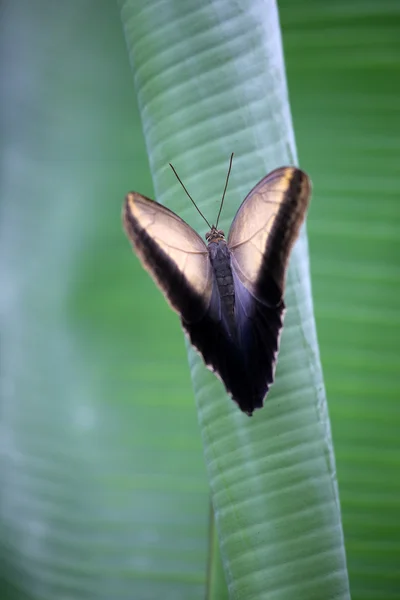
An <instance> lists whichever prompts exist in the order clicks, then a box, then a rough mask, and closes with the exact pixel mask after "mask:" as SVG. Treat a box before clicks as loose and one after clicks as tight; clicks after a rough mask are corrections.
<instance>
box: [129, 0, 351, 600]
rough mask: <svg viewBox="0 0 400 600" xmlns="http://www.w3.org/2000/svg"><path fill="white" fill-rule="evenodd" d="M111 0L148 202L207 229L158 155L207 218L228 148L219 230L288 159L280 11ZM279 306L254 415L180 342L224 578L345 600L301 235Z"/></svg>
mask: <svg viewBox="0 0 400 600" xmlns="http://www.w3.org/2000/svg"><path fill="white" fill-rule="evenodd" d="M120 5H121V14H122V21H123V24H124V27H125V35H126V39H127V43H128V48H129V52H130V58H131V63H132V65H133V71H134V78H135V85H136V90H137V96H138V100H139V106H140V110H141V117H142V123H143V130H144V133H145V138H146V144H147V149H148V153H149V160H150V166H151V170H152V174H153V182H154V187H155V191H156V196H157V199H158V200H159V201H161V202H163V203H166V204H167V205H168V206H169V207H171V208H173V209H174V210H176V211H177V212H179V214H180V215H181V216H183V218H185V219H187V220H189V222H191V223H192V224H195V225H198V229H200V231H202V230H204V224H202V223H199V218H198V217H197V216H196V215H193V210H192V207H191V206H190V205H188V203H187V199H186V197H185V196H184V194H183V193H182V192H181V191H180V190H179V187H178V184H177V183H176V182H174V181H173V177H172V174H171V173H170V172H169V171H168V168H167V165H168V162H173V164H174V166H175V167H176V168H177V169H178V171H179V173H180V176H181V177H182V179H183V180H184V181H185V184H186V185H187V187H188V189H189V190H190V191H191V193H192V195H194V196H195V198H196V199H197V200H198V202H199V205H200V207H201V210H202V211H203V212H204V213H205V214H206V215H210V214H211V215H212V214H213V212H214V213H215V212H216V204H215V201H216V200H217V199H218V198H219V197H220V190H221V189H222V187H223V182H224V175H225V172H226V168H227V159H228V157H229V154H230V152H231V151H235V153H236V159H235V163H234V168H233V172H232V177H231V182H230V187H229V200H228V202H227V208H226V210H225V212H224V215H223V221H224V222H223V223H222V222H221V225H222V226H223V227H224V226H225V228H227V225H228V224H229V222H230V221H231V219H232V217H233V215H234V213H235V211H236V209H237V207H238V205H239V202H240V200H241V199H242V198H243V197H244V195H245V193H246V192H247V191H248V190H249V189H251V187H252V185H254V183H255V182H256V181H257V180H259V179H260V178H261V177H262V176H263V175H265V173H266V172H268V171H269V170H271V169H272V168H274V167H276V166H280V165H282V164H287V163H293V162H294V161H295V160H296V152H295V147H294V141H293V140H294V138H293V132H292V128H291V120H290V114H289V107H288V101H287V91H286V83H285V72H284V65H283V57H282V51H281V44H280V30H279V23H278V16H277V11H276V6H275V4H274V3H269V4H268V5H263V10H262V12H261V11H260V10H259V8H260V7H258V5H257V4H254V3H251V2H243V3H241V5H240V7H239V5H237V4H232V3H225V2H218V1H216V2H210V3H202V4H199V3H197V2H185V3H182V2H179V1H173V0H171V1H168V2H164V3H162V4H159V3H148V2H138V1H137V0H135V1H130V0H126V1H122V2H121V3H120ZM196 187H197V188H198V189H199V190H200V192H201V196H200V197H199V194H200V192H199V193H197V194H196V191H195V190H196ZM185 205H186V206H185ZM209 218H212V217H209ZM196 219H197V221H196ZM286 301H287V305H288V312H287V316H286V326H285V329H284V334H283V338H282V347H281V352H280V358H279V365H278V373H277V381H276V384H275V386H274V389H273V391H272V392H271V395H270V397H269V399H268V402H267V404H266V407H265V408H264V409H263V410H262V411H259V412H258V413H257V414H256V415H255V416H254V417H253V418H252V419H248V418H247V417H246V416H244V415H243V414H241V413H240V412H239V411H238V410H237V407H236V406H234V405H233V403H232V402H231V401H230V400H228V399H227V397H226V395H225V393H224V392H223V390H222V386H221V385H220V383H219V382H218V381H217V380H216V379H215V377H214V376H213V375H212V374H210V373H208V371H206V369H205V367H204V365H203V364H202V362H201V360H200V359H199V358H198V356H197V355H196V354H195V352H194V351H193V350H192V349H189V356H190V365H191V371H192V378H193V383H194V388H195V393H196V401H197V407H198V414H199V421H200V426H201V432H202V437H203V444H204V452H205V458H206V465H207V471H208V477H209V481H210V485H211V490H212V500H213V506H214V510H215V516H216V523H217V528H218V532H219V539H220V546H221V551H222V558H223V563H224V569H225V575H226V578H227V582H228V588H229V592H230V596H231V597H232V598H249V597H254V598H261V597H265V598H280V599H284V598H292V597H293V596H296V598H307V599H310V598H325V597H335V598H339V597H340V598H348V597H349V592H348V582H347V571H346V564H345V554H344V546H343V536H342V528H341V520H340V509H339V500H338V492H337V486H336V478H335V467H334V458H333V449H332V442H331V436H330V425H329V420H328V417H327V407H326V400H325V394H324V389H323V382H322V375H321V368H320V364H319V358H318V347H317V342H316V335H315V327H314V319H313V312H312V301H311V292H310V282H309V270H308V255H307V242H306V238H305V233H304V232H303V235H302V238H301V240H300V241H299V243H298V245H297V247H296V249H295V252H294V256H293V260H292V262H291V268H290V276H289V282H288V290H287V294H286Z"/></svg>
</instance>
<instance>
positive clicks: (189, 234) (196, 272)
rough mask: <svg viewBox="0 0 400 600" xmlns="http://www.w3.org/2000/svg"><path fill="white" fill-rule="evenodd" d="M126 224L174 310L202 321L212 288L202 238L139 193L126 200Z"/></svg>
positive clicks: (206, 254) (173, 215)
mask: <svg viewBox="0 0 400 600" xmlns="http://www.w3.org/2000/svg"><path fill="white" fill-rule="evenodd" d="M123 222H124V228H125V231H126V233H127V235H128V237H129V239H130V240H131V242H132V244H133V246H134V248H135V250H136V252H137V254H138V255H139V258H140V259H141V261H142V263H143V265H144V267H145V268H146V269H147V271H148V272H149V273H150V275H151V276H152V278H153V279H154V281H155V282H156V284H157V285H158V286H159V287H160V288H161V290H162V291H163V292H164V294H165V295H166V297H167V298H168V300H169V302H170V304H171V306H172V308H173V309H174V310H176V311H177V312H178V313H179V314H180V315H182V316H183V317H184V318H185V319H187V320H193V319H198V318H200V317H201V316H202V313H204V312H205V310H206V308H207V307H208V305H209V303H210V299H211V292H212V285H213V274H212V269H211V265H210V261H209V258H208V250H207V246H206V245H205V243H204V242H203V240H202V239H201V237H200V236H199V235H198V234H197V233H196V232H195V231H194V230H193V229H192V228H191V227H190V226H189V225H188V224H187V223H185V221H183V219H181V218H180V217H178V216H177V215H176V214H175V213H173V212H172V211H170V210H169V209H168V208H166V207H165V206H162V205H161V204H158V203H157V202H154V201H153V200H150V199H149V198H146V197H145V196H142V195H140V194H137V193H136V192H132V193H130V194H128V195H127V197H126V201H125V206H124V214H123Z"/></svg>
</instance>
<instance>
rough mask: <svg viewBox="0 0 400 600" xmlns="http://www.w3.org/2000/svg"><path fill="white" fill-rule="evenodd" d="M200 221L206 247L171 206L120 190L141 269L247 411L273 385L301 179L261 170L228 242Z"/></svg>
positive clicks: (305, 198)
mask: <svg viewBox="0 0 400 600" xmlns="http://www.w3.org/2000/svg"><path fill="white" fill-rule="evenodd" d="M232 158H233V154H232V155H231V158H230V163H229V170H228V175H227V178H226V183H225V189H224V193H223V196H222V201H221V205H220V210H219V213H218V218H217V221H216V225H210V223H209V222H208V221H207V219H205V217H204V215H203V214H202V213H201V211H200V210H199V208H198V207H197V206H196V204H195V202H194V200H193V199H192V197H191V196H190V194H189V192H188V191H187V189H186V188H185V186H184V185H183V183H182V181H181V180H180V178H179V176H178V174H177V173H176V171H175V169H174V167H172V165H170V166H171V167H172V169H173V171H174V173H175V175H176V176H177V178H178V180H179V182H180V183H181V185H182V186H183V188H184V190H185V192H186V193H187V194H188V196H189V198H190V199H191V201H192V202H193V204H194V205H195V206H196V209H197V210H198V211H199V213H200V214H201V216H202V217H203V218H204V219H205V221H206V222H207V224H208V226H209V228H210V230H209V231H208V232H207V233H206V236H205V237H206V241H207V245H206V244H205V243H204V241H203V240H202V238H201V237H200V236H199V235H198V233H196V231H194V229H192V228H191V227H190V226H189V225H188V224H187V223H186V222H185V221H183V219H181V218H180V217H179V216H178V215H176V214H175V213H174V212H172V211H171V210H169V209H168V208H166V207H165V206H162V205H161V204H158V203H157V202H155V201H153V200H150V198H146V197H145V196H142V195H141V194H138V193H137V192H130V193H128V194H127V196H126V199H125V204H124V209H123V224H124V228H125V231H126V233H127V235H128V238H129V239H130V241H131V242H132V245H133V249H134V251H135V252H136V254H137V256H138V257H139V259H140V260H141V262H142V264H143V266H144V268H145V269H147V271H148V272H149V274H150V275H151V277H152V278H153V279H154V281H155V283H156V284H157V285H158V287H159V288H160V289H161V291H162V292H163V294H164V296H165V297H166V299H167V301H168V302H169V304H170V306H171V307H172V308H173V309H174V310H175V311H176V312H177V313H178V315H179V316H180V319H181V323H182V327H183V329H184V331H185V333H186V334H187V336H188V338H189V340H190V342H191V343H192V345H193V346H194V347H195V348H196V349H197V351H198V352H199V353H200V355H201V356H202V358H203V360H204V362H205V364H206V365H207V367H209V368H210V369H211V370H212V371H213V372H214V373H215V374H216V375H217V376H218V377H219V378H220V379H221V380H222V382H223V383H224V385H225V388H226V390H227V392H228V393H229V394H230V396H231V397H232V399H233V400H234V401H235V402H236V403H237V404H238V406H239V408H240V409H241V410H242V411H243V412H244V413H246V414H247V415H249V416H251V415H252V413H253V411H254V410H255V409H257V408H261V407H262V406H263V403H264V399H265V397H266V395H267V392H268V390H269V388H270V386H271V384H272V383H273V380H274V373H275V365H276V360H277V354H278V349H279V339H280V334H281V330H282V326H283V317H284V313H285V304H284V299H283V295H284V289H285V279H286V271H287V265H288V259H289V255H290V251H291V248H292V246H293V244H294V242H295V240H296V238H297V236H298V233H299V229H300V226H301V224H302V222H303V220H304V218H305V215H306V211H307V207H308V203H309V199H310V195H311V182H310V179H309V177H308V176H307V175H306V173H304V171H301V170H300V169H297V168H296V167H281V168H279V169H275V170H274V171H272V172H271V173H269V174H268V175H267V176H266V177H264V178H263V179H261V181H260V182H259V183H257V185H256V186H255V187H254V188H253V189H252V190H251V192H250V193H249V194H248V195H247V196H246V198H245V199H244V201H243V202H242V204H241V206H240V207H239V209H238V211H237V213H236V216H235V218H234V219H233V222H232V225H231V228H230V230H229V234H228V238H227V239H226V238H225V234H224V232H223V231H222V230H221V229H218V221H219V217H220V214H221V210H222V206H223V202H224V198H225V192H226V189H227V185H228V180H229V174H230V171H231V167H232Z"/></svg>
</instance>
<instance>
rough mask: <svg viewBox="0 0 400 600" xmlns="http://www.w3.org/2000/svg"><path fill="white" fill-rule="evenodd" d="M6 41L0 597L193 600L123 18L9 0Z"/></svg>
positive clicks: (175, 411) (193, 566)
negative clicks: (131, 223) (142, 224)
mask: <svg viewBox="0 0 400 600" xmlns="http://www.w3.org/2000/svg"><path fill="white" fill-rule="evenodd" d="M1 39H2V49H3V51H2V53H1V81H2V86H1V88H2V95H3V102H2V115H1V116H2V142H1V143H2V161H3V166H4V169H2V177H1V181H0V186H1V194H0V196H1V220H0V227H1V231H0V244H1V252H0V268H1V291H0V294H1V371H0V384H1V402H0V419H1V425H0V426H1V432H0V569H1V571H0V582H4V586H3V587H2V586H1V584H0V597H1V599H2V600H11V599H13V600H14V599H16V598H18V599H19V598H24V599H25V598H29V599H35V600H61V599H62V598H63V599H66V598H70V599H71V598H74V599H78V598H96V599H104V600H110V599H112V600H117V599H118V598H140V599H143V600H146V599H154V598H167V599H168V598H169V599H174V600H176V599H182V600H187V598H193V599H196V598H199V599H200V598H203V597H204V582H205V577H206V566H207V557H206V553H207V521H208V502H209V492H208V485H207V482H206V477H205V470H204V464H203V458H202V454H201V441H200V437H199V433H198V425H197V421H196V413H195V408H194V403H193V401H192V391H191V387H190V378H189V373H188V368H187V360H186V356H185V349H184V342H183V339H182V335H181V332H180V330H179V327H177V323H176V318H175V317H174V315H173V314H172V313H171V311H170V310H169V309H168V307H167V306H166V305H165V303H164V300H163V299H162V298H161V297H160V298H159V297H158V295H157V292H156V291H155V290H153V287H152V284H151V282H150V281H149V280H148V277H147V275H146V274H145V273H144V272H143V271H142V269H141V267H140V265H139V264H138V262H137V261H135V259H134V257H133V256H132V251H131V248H130V245H129V243H128V241H127V240H126V238H125V236H124V234H123V232H122V227H121V218H120V214H121V208H122V202H123V198H124V195H125V193H126V192H127V191H128V190H129V189H130V187H131V185H132V184H133V183H135V185H137V186H138V188H139V189H141V190H142V191H144V192H145V193H148V194H149V195H152V189H151V180H150V177H149V172H148V163H147V157H146V153H145V149H144V142H143V136H142V133H141V128H140V122H139V119H138V115H137V109H136V106H135V97H134V91H133V85H132V78H131V74H130V70H129V63H128V59H127V53H126V47H125V44H124V39H123V34H122V28H121V23H120V19H119V12H118V9H117V7H116V6H115V5H113V4H112V3H110V2H99V1H98V0H93V1H91V2H85V3H82V2H81V1H80V0H71V1H68V2H66V3H57V6H55V4H54V2H52V0H40V1H38V2H30V1H29V0H25V1H21V0H16V1H15V2H14V0H13V1H12V2H9V3H8V4H7V6H6V8H5V11H4V12H3V13H2V21H1ZM153 292H154V293H153ZM152 297H153V298H154V301H149V298H152ZM164 359H165V360H164ZM163 360H164V362H162V361H163ZM161 365H162V366H161Z"/></svg>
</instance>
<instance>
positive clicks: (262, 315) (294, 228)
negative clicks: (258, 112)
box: [228, 167, 311, 413]
mask: <svg viewBox="0 0 400 600" xmlns="http://www.w3.org/2000/svg"><path fill="white" fill-rule="evenodd" d="M310 193H311V183H310V180H309V178H308V176H307V175H306V174H305V173H304V172H303V171H301V170H299V169H296V168H295V167H283V168H280V169H276V170H275V171H272V172H271V173H270V174H269V175H267V176H266V177H264V179H262V180H261V181H260V182H259V183H258V184H257V185H256V186H255V188H253V190H252V191H251V192H250V193H249V194H248V196H247V197H246V198H245V200H244V201H243V203H242V205H241V206H240V208H239V210H238V212H237V214H236V216H235V219H234V221H233V223H232V226H231V229H230V232H229V236H228V246H229V249H230V252H231V266H232V272H233V277H234V285H235V319H236V329H237V331H238V336H239V345H240V347H241V352H242V356H243V360H244V363H245V368H246V372H247V379H248V384H247V391H246V393H245V394H244V395H243V397H242V398H236V399H237V400H238V401H239V404H240V405H241V406H242V407H244V408H242V410H246V412H249V413H251V412H252V411H253V410H254V409H255V408H259V407H261V406H262V405H263V400H264V398H265V395H266V394H267V392H268V389H269V387H270V385H271V383H272V382H273V379H274V372H275V364H276V357H277V352H278V347H279V338H280V333H281V330H282V325H283V316H284V309H285V305H284V301H283V293H284V286H285V278H286V270H287V265H288V260H289V255H290V250H291V248H292V246H293V244H294V242H295V240H296V238H297V236H298V233H299V229H300V226H301V224H302V222H303V220H304V217H305V214H306V210H307V206H308V202H309V198H310ZM236 383H237V382H236V378H235V373H234V372H232V374H231V383H230V388H231V389H232V390H233V395H234V389H235V385H236Z"/></svg>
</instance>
